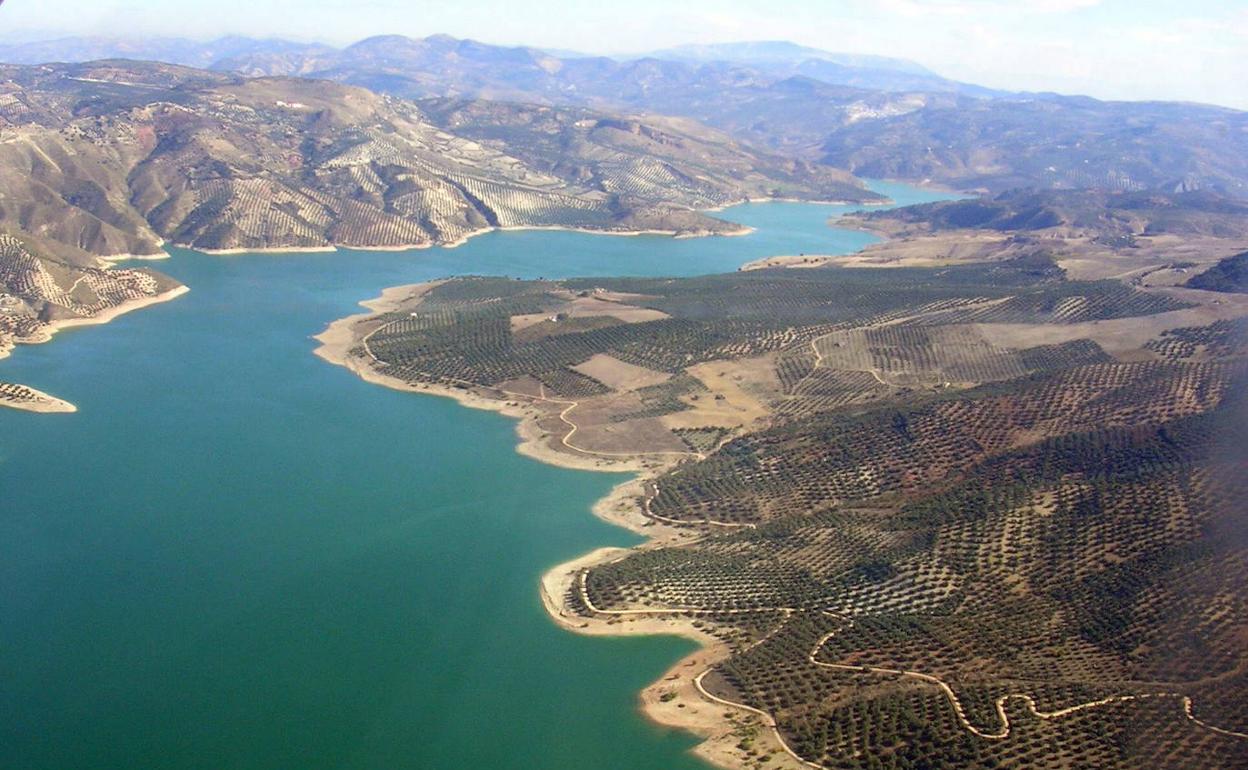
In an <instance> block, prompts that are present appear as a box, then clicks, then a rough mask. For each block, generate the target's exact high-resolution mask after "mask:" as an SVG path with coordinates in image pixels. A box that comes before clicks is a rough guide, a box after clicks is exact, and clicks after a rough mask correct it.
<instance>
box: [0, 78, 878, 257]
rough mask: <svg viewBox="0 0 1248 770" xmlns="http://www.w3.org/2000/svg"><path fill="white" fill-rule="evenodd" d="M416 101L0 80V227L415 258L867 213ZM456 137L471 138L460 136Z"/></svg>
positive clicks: (694, 144)
mask: <svg viewBox="0 0 1248 770" xmlns="http://www.w3.org/2000/svg"><path fill="white" fill-rule="evenodd" d="M430 108H431V111H430V114H432V115H437V116H439V117H438V119H440V120H441V121H442V124H441V125H439V124H438V123H436V122H434V120H433V119H431V118H430V116H429V115H427V114H426V113H425V112H424V111H422V109H421V108H420V107H418V106H417V105H416V104H414V103H412V102H408V101H404V100H400V99H395V98H391V97H386V96H381V95H378V94H375V93H372V92H369V91H366V90H364V89H360V88H356V87H352V86H345V85H339V84H335V83H330V82H326V81H321V80H306V79H296V78H260V79H246V78H242V77H240V76H238V75H233V74H225V73H214V72H207V71H204V70H197V69H191V68H185V67H178V66H175V65H166V64H154V63H136V62H127V61H112V62H96V63H91V64H77V65H53V66H42V67H18V66H6V67H0V127H3V128H4V133H5V137H6V140H7V141H5V142H4V143H2V144H0V189H2V190H4V195H3V197H0V227H4V228H6V229H8V230H9V231H11V232H14V233H28V234H31V235H35V236H37V237H39V238H41V239H43V240H45V241H47V242H49V243H52V244H61V245H63V246H65V247H68V248H74V249H82V250H85V251H88V252H90V253H93V254H97V255H106V256H108V255H119V254H132V253H133V254H151V253H155V252H158V251H159V249H160V244H161V243H162V242H163V241H168V242H172V243H175V244H178V245H185V246H190V247H194V248H199V249H210V250H229V249H259V248H278V249H289V248H324V247H328V246H330V245H344V246H359V247H398V246H407V245H414V246H424V245H432V244H447V243H454V242H457V241H459V240H461V239H463V238H464V237H466V236H468V235H470V234H472V233H474V232H477V231H480V230H483V229H487V228H491V227H552V226H563V227H577V228H586V229H592V230H600V231H619V232H636V231H661V232H671V233H681V234H703V233H721V232H729V231H734V230H736V229H738V228H737V227H736V226H735V225H731V224H729V223H727V222H723V221H721V220H718V219H714V218H712V217H708V216H706V215H704V214H700V213H698V212H697V211H695V209H701V208H706V207H710V206H719V205H725V204H728V203H733V202H738V201H743V200H746V199H748V198H757V197H769V196H776V195H779V196H783V197H797V198H805V199H816V200H829V199H835V200H845V199H849V200H861V201H868V200H877V199H879V196H877V195H875V194H874V193H871V192H870V191H868V190H866V189H864V188H863V187H862V186H861V184H860V183H858V182H857V181H856V180H854V179H853V178H852V177H850V176H849V175H847V174H845V173H844V172H839V171H836V170H833V169H827V168H821V167H818V166H815V165H812V164H805V163H793V162H789V161H785V160H782V159H778V158H775V157H772V156H768V155H766V154H764V153H759V152H756V151H750V150H747V149H744V148H742V147H740V146H739V145H737V144H735V143H734V142H732V140H731V139H729V138H728V137H727V136H725V135H723V134H721V133H719V132H716V131H713V130H710V129H706V128H705V127H700V126H696V125H693V124H692V123H690V122H689V121H683V122H681V121H672V120H659V121H651V120H649V119H628V118H621V117H619V116H615V115H606V114H602V113H596V112H592V111H588V110H577V111H567V110H562V111H561V110H555V109H552V108H544V109H541V110H535V109H534V108H532V107H524V106H518V105H493V106H489V105H482V104H475V105H454V104H451V103H438V104H433V105H430ZM473 137H476V138H473Z"/></svg>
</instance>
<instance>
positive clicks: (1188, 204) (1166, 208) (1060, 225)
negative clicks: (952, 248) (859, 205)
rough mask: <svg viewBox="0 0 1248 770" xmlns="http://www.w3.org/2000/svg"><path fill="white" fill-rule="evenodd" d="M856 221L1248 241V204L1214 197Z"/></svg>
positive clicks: (893, 230) (1046, 195) (933, 207)
mask: <svg viewBox="0 0 1248 770" xmlns="http://www.w3.org/2000/svg"><path fill="white" fill-rule="evenodd" d="M853 219H855V220H858V221H859V222H860V223H861V224H862V225H864V226H867V227H871V228H873V229H878V230H880V231H882V232H886V233H889V234H893V235H898V234H902V235H916V234H920V233H938V232H947V231H951V230H984V231H992V232H999V233H1042V232H1049V231H1053V232H1060V233H1061V234H1062V235H1064V236H1068V237H1070V236H1078V237H1085V238H1095V239H1100V240H1103V241H1106V242H1117V243H1120V244H1122V245H1130V244H1131V242H1132V241H1133V240H1134V239H1135V238H1147V237H1150V236H1158V235H1178V236H1188V237H1201V236H1204V237H1213V238H1248V202H1245V201H1243V200H1239V199H1235V198H1229V197H1226V196H1222V195H1218V194H1216V193H1213V192H1208V191H1193V192H1169V191H1145V192H1132V193H1113V192H1105V191H1093V190H1078V191H1067V190H1060V191H1056V190H1034V189H1018V190H1010V191H1008V192H1005V193H1002V194H1000V195H997V196H993V197H989V198H975V199H966V200H955V201H941V202H938V203H927V204H921V205H918V206H906V207H903V208H897V209H889V210H886V211H871V212H863V213H859V214H856V215H854V217H853Z"/></svg>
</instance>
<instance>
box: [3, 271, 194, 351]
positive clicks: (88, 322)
mask: <svg viewBox="0 0 1248 770" xmlns="http://www.w3.org/2000/svg"><path fill="white" fill-rule="evenodd" d="M190 290H191V288H190V287H189V286H183V285H178V286H175V287H174V288H172V289H169V290H167V291H162V292H161V293H159V294H153V295H151V296H150V297H138V298H135V299H130V300H126V301H125V302H122V303H121V304H119V305H114V306H113V307H110V308H109V309H107V310H104V311H101V312H99V313H97V314H96V315H93V316H84V317H81V318H59V319H57V320H55V321H48V322H47V324H46V326H45V327H44V328H43V329H40V330H39V334H37V335H36V336H33V337H23V338H21V339H15V340H13V342H14V345H13V346H12V347H8V348H0V359H3V358H7V357H8V356H10V355H12V353H13V350H14V349H15V348H16V346H17V345H43V344H45V343H47V342H51V341H52V338H54V337H55V336H56V335H57V333H58V332H61V331H64V330H65V329H73V328H76V327H79V326H97V325H99V324H106V323H108V322H109V321H112V320H114V319H115V318H117V317H118V316H123V315H125V314H126V313H129V312H132V311H135V310H141V309H143V308H145V307H150V306H152V305H159V304H162V303H165V302H168V301H170V300H173V299H177V298H178V297H181V296H182V295H183V294H186V293H187V292H189V291H190Z"/></svg>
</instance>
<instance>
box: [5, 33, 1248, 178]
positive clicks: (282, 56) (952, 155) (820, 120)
mask: <svg viewBox="0 0 1248 770" xmlns="http://www.w3.org/2000/svg"><path fill="white" fill-rule="evenodd" d="M117 56H122V57H127V58H148V59H157V60H162V59H163V60H168V61H174V62H177V63H182V64H187V65H193V66H198V67H210V68H212V69H214V70H217V71H223V72H232V73H239V74H242V75H246V76H249V77H265V76H297V77H305V78H317V79H324V80H331V81H335V82H338V83H343V84H348V85H355V86H361V87H364V88H367V89H369V90H371V91H374V92H377V93H383V94H390V95H393V96H398V97H401V98H404V99H413V100H420V99H442V98H456V99H486V100H492V101H507V102H523V103H531V104H541V105H548V106H559V107H577V108H590V109H594V110H599V111H604V112H616V113H618V112H623V113H631V114H637V113H644V114H662V115H677V116H683V117H690V118H694V119H696V120H698V121H701V122H703V123H706V124H708V125H710V126H714V127H716V128H719V129H721V130H723V131H726V132H728V133H729V134H730V135H732V136H733V137H734V138H735V139H736V140H737V141H739V142H742V143H745V144H748V145H752V146H754V147H755V148H759V149H761V150H763V151H765V152H768V153H776V154H780V155H785V156H788V157H791V158H796V159H800V160H802V161H805V162H808V163H822V164H827V165H831V166H835V167H838V168H841V169H844V170H847V171H850V172H852V173H854V174H857V175H860V176H867V177H879V178H896V179H904V180H912V181H923V180H926V181H932V182H938V183H941V184H944V185H948V186H950V187H955V188H958V189H962V190H968V191H982V192H988V193H999V192H1003V191H1006V190H1009V189H1012V188H1016V187H1037V188H1050V189H1053V188H1057V189H1082V188H1103V189H1117V190H1148V189H1158V188H1161V189H1166V190H1176V189H1194V188H1207V189H1213V190H1217V191H1220V192H1222V193H1225V194H1229V195H1235V196H1241V197H1243V196H1248V113H1244V112H1239V111H1236V110H1230V109H1223V108H1219V107H1210V106H1203V105H1193V104H1179V103H1144V102H1141V103H1133V102H1102V101H1098V100H1095V99H1090V98H1087V97H1071V96H1059V95H1055V94H1011V93H1002V92H996V91H989V90H988V89H982V88H979V87H977V86H971V85H966V84H961V83H956V82H954V81H950V80H946V79H944V78H941V77H939V76H938V75H935V74H933V73H931V72H929V71H927V70H925V69H924V68H922V67H921V66H919V65H917V64H915V63H913V62H909V61H905V60H901V59H890V58H885V57H863V56H857V55H848V54H835V53H829V52H825V51H818V50H814V49H809V48H803V47H801V46H797V45H794V44H791V43H783V42H765V43H739V44H725V45H710V46H690V47H683V48H677V49H670V50H666V51H658V52H654V53H652V54H649V55H646V56H642V57H621V58H607V57H584V56H575V55H563V56H556V55H552V54H551V53H548V52H544V51H541V50H539V49H536V48H527V47H503V46H495V45H489V44H485V43H480V42H476V41H472V40H461V39H457V38H453V37H449V36H447V35H433V36H430V37H426V38H407V37H402V36H394V35H391V36H381V37H373V38H369V39H367V40H363V41H360V42H359V43H356V44H354V45H351V46H348V47H346V48H343V49H336V48H332V47H329V46H324V45H317V44H302V43H291V42H287V41H280V40H251V39H247V38H223V39H221V40H217V41H213V42H210V43H195V42H191V41H185V40H150V41H147V42H146V43H144V44H143V45H135V44H130V43H125V42H123V41H115V40H102V39H95V38H71V39H65V40H60V41H53V42H49V43H23V44H17V45H9V46H0V59H4V60H9V61H18V62H41V61H49V60H57V59H60V60H84V59H92V60H93V59H98V58H100V57H117Z"/></svg>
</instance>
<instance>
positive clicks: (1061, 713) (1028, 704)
mask: <svg viewBox="0 0 1248 770" xmlns="http://www.w3.org/2000/svg"><path fill="white" fill-rule="evenodd" d="M623 558H626V557H621V559H617V560H616V561H620V560H622V559H623ZM607 563H608V564H609V563H611V562H607ZM599 566H602V565H599ZM588 576H589V571H588V570H583V571H582V572H581V574H580V576H579V577H578V579H577V590H578V593H579V598H580V600H581V602H582V603H583V604H584V605H585V607H586V609H588V610H589V611H590V612H592V613H594V614H596V615H608V616H615V617H638V616H656V615H668V616H687V615H709V616H715V615H745V614H757V613H766V612H775V613H780V614H782V615H784V616H785V617H786V618H788V617H791V616H792V615H793V614H794V613H797V612H801V611H802V610H801V609H799V608H795V607H752V608H749V609H723V610H709V609H704V608H674V607H668V608H662V609H646V610H609V609H603V608H600V607H598V606H596V605H595V604H594V603H593V600H592V599H591V598H590V596H589V590H588V585H587V581H588ZM822 612H823V614H824V615H826V616H828V617H832V618H836V619H838V620H844V621H848V622H849V623H850V624H851V625H852V624H853V620H852V619H850V618H847V617H846V616H844V615H840V614H837V613H833V612H829V611H827V610H823V611H822ZM843 630H845V629H844V628H839V629H836V630H834V631H829V632H828V633H826V634H824V635H823V636H822V637H820V638H819V641H817V642H816V643H815V645H814V647H813V648H812V649H811V651H810V652H809V653H808V654H807V656H806V657H807V660H808V661H809V662H810V664H811V665H814V666H816V667H819V668H825V669H831V670H836V671H846V672H852V673H871V674H878V675H880V676H890V677H893V676H902V677H908V678H911V679H916V680H918V681H920V682H923V683H925V684H930V685H933V686H935V687H937V688H938V689H940V691H941V692H942V693H943V694H944V696H945V698H946V699H947V700H948V702H949V705H950V707H951V708H952V709H953V712H954V715H955V716H956V717H957V718H958V721H959V722H960V723H961V725H962V727H963V728H964V729H966V731H967V732H969V733H971V734H972V735H975V736H977V737H979V738H983V739H985V740H993V741H999V740H1005V739H1006V738H1008V737H1009V736H1010V733H1011V730H1012V727H1013V726H1012V725H1011V723H1010V716H1009V712H1008V710H1007V709H1006V704H1008V703H1009V702H1010V701H1020V702H1021V703H1022V704H1023V706H1024V708H1025V709H1026V710H1027V711H1028V712H1029V713H1030V714H1031V715H1032V716H1034V717H1036V718H1038V719H1044V720H1054V719H1061V718H1063V717H1067V716H1071V715H1073V714H1078V713H1081V712H1084V711H1089V710H1092V709H1095V708H1100V707H1104V706H1111V705H1114V704H1120V703H1130V702H1135V701H1144V700H1154V699H1161V698H1174V699H1176V700H1178V701H1179V703H1180V705H1181V706H1182V708H1183V715H1184V717H1185V718H1187V719H1188V720H1189V721H1191V722H1192V723H1193V724H1195V725H1197V726H1199V727H1202V728H1204V729H1206V730H1209V731H1211V732H1214V733H1217V734H1219V735H1224V736H1227V737H1231V738H1240V739H1245V740H1248V733H1244V732H1239V731H1236V730H1228V729H1226V728H1222V727H1218V726H1216V725H1212V724H1209V723H1208V722H1205V721H1203V720H1201V719H1200V718H1198V717H1197V716H1196V715H1195V704H1194V703H1193V701H1192V698H1191V696H1188V695H1184V694H1182V693H1179V692H1151V693H1134V694H1126V695H1113V696H1109V697H1106V698H1100V699H1098V700H1094V701H1087V702H1085V703H1079V704H1076V705H1074V706H1067V707H1066V708H1061V709H1056V710H1053V711H1042V710H1041V709H1040V708H1039V707H1038V706H1037V705H1036V702H1035V699H1033V698H1032V697H1031V696H1030V695H1028V694H1027V693H1021V692H1014V693H1007V694H1005V695H1002V696H1000V697H998V698H997V699H996V701H995V704H994V705H995V709H996V712H997V718H998V719H999V721H1000V724H1001V727H1000V729H998V730H985V729H982V728H980V727H977V726H976V725H975V724H973V723H972V722H971V720H970V718H969V717H967V714H966V709H965V707H964V706H963V705H962V701H961V699H960V698H958V695H957V693H956V692H955V691H954V689H953V687H952V686H951V685H949V683H948V682H946V681H945V680H943V679H941V678H939V677H936V676H933V675H932V674H925V673H923V672H921V671H910V670H906V669H896V668H885V667H880V666H855V665H848V664H841V663H826V662H823V661H820V660H819V659H818V655H819V652H820V650H822V649H823V646H824V645H825V644H826V643H827V642H828V641H829V640H830V639H832V637H834V636H836V635H837V634H838V633H840V632H841V631H843ZM773 633H774V632H773ZM769 636H770V635H768V636H767V637H764V638H763V639H761V640H759V641H758V642H756V643H755V644H754V645H751V647H754V646H757V645H758V644H761V643H762V642H764V641H766V639H767V638H768V637H769ZM712 670H713V668H708V669H706V670H705V671H703V672H702V673H700V674H698V676H697V677H695V678H694V685H695V687H696V688H697V690H698V692H699V693H700V694H701V695H702V696H703V697H704V698H706V699H708V700H710V701H712V702H715V703H719V704H721V705H726V706H732V707H734V708H739V709H742V710H745V711H748V712H750V713H753V714H757V715H759V716H762V717H763V718H764V719H765V720H766V723H767V725H768V726H769V727H770V728H771V729H772V730H773V731H774V732H775V734H776V738H777V739H778V741H779V743H780V745H781V746H782V747H783V748H784V749H785V751H786V752H787V753H788V754H790V755H791V756H792V757H793V758H794V759H796V760H798V761H799V762H801V763H802V764H804V765H806V766H808V767H813V768H821V769H822V768H823V767H824V766H823V765H820V764H818V763H814V762H811V761H809V760H806V759H803V758H802V757H801V756H799V755H798V754H797V753H796V752H794V751H793V750H792V748H790V747H789V745H788V743H787V742H786V741H785V740H784V736H783V735H782V734H781V731H780V729H779V727H778V725H777V723H776V720H775V717H773V716H772V715H771V714H770V713H768V712H766V711H763V710H762V709H758V708H755V707H753V706H749V705H746V704H744V703H737V702H734V701H730V700H727V699H725V698H721V697H719V696H716V695H714V694H712V693H710V692H708V691H707V690H706V688H705V687H704V686H703V684H702V680H703V678H704V677H705V676H706V675H707V674H709V673H711V671H712Z"/></svg>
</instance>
